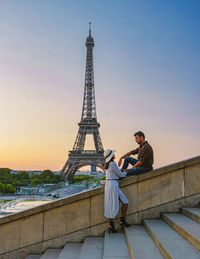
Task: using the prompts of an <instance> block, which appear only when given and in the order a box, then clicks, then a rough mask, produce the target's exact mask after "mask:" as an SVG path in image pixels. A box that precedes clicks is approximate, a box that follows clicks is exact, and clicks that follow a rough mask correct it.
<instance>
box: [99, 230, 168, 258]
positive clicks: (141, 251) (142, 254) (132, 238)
mask: <svg viewBox="0 0 200 259" xmlns="http://www.w3.org/2000/svg"><path fill="white" fill-rule="evenodd" d="M125 236H126V240H127V244H128V248H129V253H130V255H131V258H132V259H163V258H164V257H163V255H162V254H161V252H160V250H159V249H158V247H157V246H156V245H155V243H154V242H153V240H152V239H151V237H150V236H149V234H148V233H147V231H146V230H145V228H144V227H143V226H142V225H132V226H130V227H129V228H125ZM104 246H105V243H104Z"/></svg>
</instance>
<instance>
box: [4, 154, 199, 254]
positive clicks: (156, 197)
mask: <svg viewBox="0 0 200 259" xmlns="http://www.w3.org/2000/svg"><path fill="white" fill-rule="evenodd" d="M120 186H121V188H122V190H123V192H124V193H125V194H126V196H127V197H128V199H129V201H130V204H129V208H128V216H127V221H129V222H130V223H132V224H137V223H138V224H139V223H141V221H142V220H143V219H145V218H159V217H160V213H163V212H178V211H179V208H180V207H183V206H193V205H196V204H198V203H199V201H200V156H198V157H194V158H191V159H188V160H184V161H181V162H178V163H175V164H172V165H168V166H165V167H162V168H159V169H155V170H153V171H151V172H148V173H146V174H143V175H139V176H132V177H127V178H125V179H123V180H122V181H121V182H120ZM118 217H119V215H118ZM118 217H117V218H118ZM117 218H116V223H117V224H118V219H117ZM106 228H107V220H106V218H105V217H104V187H98V188H95V189H93V190H90V191H84V192H81V193H79V194H75V195H72V196H69V197H66V198H63V199H59V200H56V201H53V202H51V203H48V204H45V205H40V206H37V207H35V208H31V209H28V210H25V211H22V212H19V213H15V214H12V215H9V216H6V217H3V218H0V258H2V259H4V258H6V259H9V258H10V259H11V258H12V259H15V258H24V257H25V256H26V255H27V254H31V253H42V252H44V251H45V250H46V249H47V248H48V247H51V248H60V247H63V246H64V245H65V244H66V243H67V242H81V241H83V240H84V238H85V237H86V236H102V235H103V233H104V231H105V229H106Z"/></svg>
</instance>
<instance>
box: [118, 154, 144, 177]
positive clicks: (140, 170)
mask: <svg viewBox="0 0 200 259" xmlns="http://www.w3.org/2000/svg"><path fill="white" fill-rule="evenodd" d="M137 162H138V160H137V159H135V158H133V157H130V156H127V157H125V159H124V163H123V166H122V169H121V171H123V170H124V169H126V168H127V167H128V165H129V164H131V165H135V164H136V163H137ZM147 171H149V170H148V169H147V168H145V167H144V166H142V165H141V166H137V167H134V168H130V169H128V172H127V175H138V174H143V173H146V172H147Z"/></svg>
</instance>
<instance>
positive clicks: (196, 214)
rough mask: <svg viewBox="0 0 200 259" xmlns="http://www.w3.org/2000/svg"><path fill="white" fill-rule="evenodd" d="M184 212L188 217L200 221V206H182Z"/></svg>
mask: <svg viewBox="0 0 200 259" xmlns="http://www.w3.org/2000/svg"><path fill="white" fill-rule="evenodd" d="M182 212H183V214H184V215H186V216H187V217H189V218H191V219H193V220H195V221H196V222H198V223H200V208H182Z"/></svg>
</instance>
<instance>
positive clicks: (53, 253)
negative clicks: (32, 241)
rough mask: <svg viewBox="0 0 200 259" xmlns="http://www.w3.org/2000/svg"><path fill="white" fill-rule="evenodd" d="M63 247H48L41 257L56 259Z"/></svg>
mask: <svg viewBox="0 0 200 259" xmlns="http://www.w3.org/2000/svg"><path fill="white" fill-rule="evenodd" d="M61 251H62V249H53V248H48V249H47V250H46V251H45V253H44V254H43V255H42V256H41V257H40V259H55V258H57V257H58V256H59V254H60V252H61Z"/></svg>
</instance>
